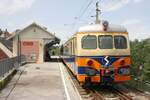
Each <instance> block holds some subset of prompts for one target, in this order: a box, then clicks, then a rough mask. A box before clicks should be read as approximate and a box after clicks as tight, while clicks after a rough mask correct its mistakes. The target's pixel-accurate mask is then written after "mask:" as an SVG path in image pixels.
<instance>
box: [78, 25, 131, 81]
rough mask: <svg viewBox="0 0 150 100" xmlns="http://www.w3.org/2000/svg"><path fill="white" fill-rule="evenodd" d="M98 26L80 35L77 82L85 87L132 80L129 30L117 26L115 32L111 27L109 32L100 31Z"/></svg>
mask: <svg viewBox="0 0 150 100" xmlns="http://www.w3.org/2000/svg"><path fill="white" fill-rule="evenodd" d="M99 26H100V25H95V26H91V28H88V31H86V32H85V31H83V32H79V33H78V34H77V37H78V55H77V56H76V58H75V64H76V66H77V72H78V73H77V79H78V80H79V82H80V83H83V84H85V83H120V82H126V81H129V80H130V78H131V77H130V67H131V61H130V46H129V38H128V33H127V31H126V30H125V29H122V28H121V29H120V28H119V29H117V28H114V27H113V29H114V30H113V29H112V28H110V27H109V30H106V31H99V30H97V27H99ZM89 29H91V30H89ZM83 30H84V29H83ZM86 30H87V29H86ZM102 30H103V29H102Z"/></svg>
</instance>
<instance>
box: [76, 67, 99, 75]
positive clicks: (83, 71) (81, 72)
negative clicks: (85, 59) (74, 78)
mask: <svg viewBox="0 0 150 100" xmlns="http://www.w3.org/2000/svg"><path fill="white" fill-rule="evenodd" d="M86 68H90V67H78V74H85V69H86ZM96 74H99V71H98V70H96Z"/></svg>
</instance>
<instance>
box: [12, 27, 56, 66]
mask: <svg viewBox="0 0 150 100" xmlns="http://www.w3.org/2000/svg"><path fill="white" fill-rule="evenodd" d="M52 37H53V36H51V35H50V34H49V33H47V32H45V31H43V30H41V29H40V28H38V27H35V26H32V27H29V28H28V29H26V30H25V31H23V32H22V33H20V35H19V41H22V42H23V41H30V42H34V43H35V42H37V44H36V45H34V46H33V47H32V51H35V50H34V49H37V48H38V49H39V50H37V51H38V53H39V54H38V59H37V60H36V62H37V63H42V62H43V61H44V45H45V44H44V39H51V38H52ZM22 42H21V43H22ZM17 48H18V36H17V35H16V36H15V37H14V38H13V56H17V50H18V49H17ZM21 49H22V48H21ZM30 51H31V49H30V50H27V48H26V49H25V48H24V50H21V52H23V53H25V54H26V53H27V52H28V53H29V52H30ZM23 53H21V54H23Z"/></svg>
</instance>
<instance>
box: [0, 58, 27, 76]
mask: <svg viewBox="0 0 150 100" xmlns="http://www.w3.org/2000/svg"><path fill="white" fill-rule="evenodd" d="M22 63H25V56H19V57H14V58H8V59H4V60H0V77H4V76H5V74H7V73H9V72H10V71H11V70H12V69H17V68H18V66H19V65H21V64H22Z"/></svg>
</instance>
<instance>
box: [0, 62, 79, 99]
mask: <svg viewBox="0 0 150 100" xmlns="http://www.w3.org/2000/svg"><path fill="white" fill-rule="evenodd" d="M0 100H81V98H80V96H79V94H78V91H77V90H76V88H75V87H74V86H73V85H72V83H71V81H70V77H69V75H68V74H67V72H66V69H65V66H64V65H63V64H62V63H61V62H47V63H43V64H26V65H24V66H22V67H20V71H18V72H17V74H16V75H15V76H14V77H13V79H12V80H11V81H10V82H9V84H8V85H7V86H6V87H5V89H3V90H2V91H1V92H0Z"/></svg>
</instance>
